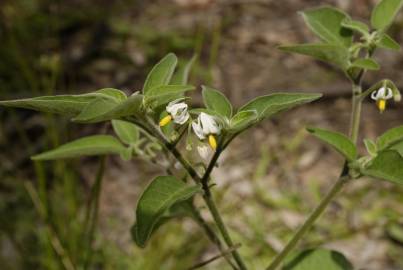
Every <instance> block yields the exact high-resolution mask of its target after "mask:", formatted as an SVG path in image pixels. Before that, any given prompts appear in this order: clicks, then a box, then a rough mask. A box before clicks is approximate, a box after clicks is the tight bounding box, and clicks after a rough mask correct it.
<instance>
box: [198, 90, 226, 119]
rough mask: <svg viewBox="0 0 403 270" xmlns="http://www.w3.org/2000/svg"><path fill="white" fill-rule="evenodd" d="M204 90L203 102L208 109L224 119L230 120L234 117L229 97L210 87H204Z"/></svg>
mask: <svg viewBox="0 0 403 270" xmlns="http://www.w3.org/2000/svg"><path fill="white" fill-rule="evenodd" d="M202 89H203V92H202V94H203V101H204V105H205V106H206V108H207V109H208V110H211V111H213V112H215V113H216V114H218V115H220V116H222V117H225V118H228V119H230V118H231V116H232V105H231V103H230V102H229V100H228V99H227V97H226V96H225V95H224V94H223V93H221V92H220V91H218V90H216V89H213V88H210V87H208V86H204V85H203V86H202Z"/></svg>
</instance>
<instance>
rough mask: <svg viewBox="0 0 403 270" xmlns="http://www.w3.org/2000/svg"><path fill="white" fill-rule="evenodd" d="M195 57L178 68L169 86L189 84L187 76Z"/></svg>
mask: <svg viewBox="0 0 403 270" xmlns="http://www.w3.org/2000/svg"><path fill="white" fill-rule="evenodd" d="M196 59H197V56H196V55H194V56H193V57H192V58H191V59H190V60H189V61H188V62H187V63H186V65H183V66H180V67H179V68H178V70H177V71H176V72H175V73H174V75H173V77H172V80H171V82H170V84H179V85H186V84H188V82H189V74H190V71H191V69H192V67H193V64H194V62H195V61H196Z"/></svg>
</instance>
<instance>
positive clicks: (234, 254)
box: [136, 122, 247, 270]
mask: <svg viewBox="0 0 403 270" xmlns="http://www.w3.org/2000/svg"><path fill="white" fill-rule="evenodd" d="M136 124H138V125H139V126H140V127H142V128H143V129H144V130H145V131H146V132H148V133H150V134H152V135H154V136H156V137H157V138H158V139H159V140H160V141H161V142H163V146H164V147H165V149H167V150H168V151H169V152H171V154H172V155H173V156H174V157H175V158H176V159H177V160H178V161H179V162H180V163H181V164H182V166H183V167H184V168H185V170H186V171H187V172H188V173H189V175H190V176H191V177H192V179H193V180H194V181H195V182H196V183H201V184H202V186H203V190H204V195H203V199H204V201H205V203H206V205H207V207H208V209H209V211H210V213H211V215H212V217H213V219H214V222H215V223H216V225H217V228H218V230H219V231H220V233H221V235H222V237H223V239H224V241H225V243H226V244H227V246H228V248H232V247H233V246H234V243H233V241H232V239H231V236H230V235H229V233H228V230H227V228H226V227H225V224H224V222H223V220H222V218H221V215H220V213H219V211H218V209H217V206H216V205H215V202H214V200H213V198H212V196H211V192H210V188H209V186H208V183H207V182H208V179H209V178H210V174H211V172H212V170H213V168H214V166H215V163H216V162H217V160H218V158H219V156H220V154H221V150H220V149H219V148H218V149H217V151H216V152H215V154H214V156H213V158H212V159H211V161H210V164H209V165H208V168H207V170H206V172H205V173H204V175H203V177H200V176H199V174H198V173H197V172H196V171H195V169H194V168H193V166H192V165H191V164H190V163H189V161H187V160H186V159H185V158H184V157H183V156H182V154H181V153H180V152H179V151H178V149H177V148H176V147H175V145H173V144H171V143H170V142H169V141H168V140H167V139H166V138H165V136H164V134H162V133H161V131H160V130H158V129H157V128H155V126H154V125H153V124H152V123H149V122H148V123H147V124H148V125H143V124H141V123H137V122H136ZM231 254H232V257H233V258H234V260H235V262H236V263H237V265H238V267H239V268H240V269H241V270H246V269H247V268H246V266H245V263H244V262H243V260H242V258H241V256H240V254H239V253H238V251H237V250H236V249H234V250H232V251H231Z"/></svg>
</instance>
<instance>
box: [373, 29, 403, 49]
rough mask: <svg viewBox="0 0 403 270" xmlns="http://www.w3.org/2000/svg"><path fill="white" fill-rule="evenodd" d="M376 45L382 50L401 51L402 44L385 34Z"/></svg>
mask: <svg viewBox="0 0 403 270" xmlns="http://www.w3.org/2000/svg"><path fill="white" fill-rule="evenodd" d="M376 45H377V46H378V47H380V48H384V49H389V50H393V51H399V50H400V44H399V43H397V42H396V41H395V40H394V39H393V38H391V37H390V36H389V35H388V34H385V33H383V34H382V36H381V38H380V39H379V40H378V41H377V42H376Z"/></svg>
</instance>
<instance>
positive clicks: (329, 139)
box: [307, 127, 357, 161]
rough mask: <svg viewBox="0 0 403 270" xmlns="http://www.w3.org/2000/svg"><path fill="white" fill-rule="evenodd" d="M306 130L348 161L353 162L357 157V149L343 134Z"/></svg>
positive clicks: (317, 129)
mask: <svg viewBox="0 0 403 270" xmlns="http://www.w3.org/2000/svg"><path fill="white" fill-rule="evenodd" d="M307 130H308V131H309V132H310V133H311V134H312V135H314V136H315V137H317V138H318V139H320V140H322V141H324V142H326V143H328V144H329V145H331V146H332V147H333V148H334V149H335V150H336V151H338V152H339V153H340V154H342V155H343V156H344V157H345V158H346V159H347V160H348V161H353V160H355V159H356V157H357V148H356V147H355V145H354V143H353V142H352V141H351V140H350V139H349V138H348V137H347V136H345V135H344V134H341V133H338V132H334V131H330V130H325V129H320V128H311V127H310V128H307Z"/></svg>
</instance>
